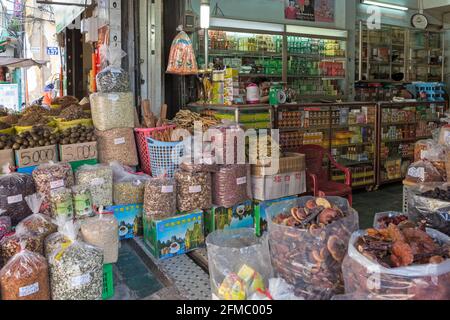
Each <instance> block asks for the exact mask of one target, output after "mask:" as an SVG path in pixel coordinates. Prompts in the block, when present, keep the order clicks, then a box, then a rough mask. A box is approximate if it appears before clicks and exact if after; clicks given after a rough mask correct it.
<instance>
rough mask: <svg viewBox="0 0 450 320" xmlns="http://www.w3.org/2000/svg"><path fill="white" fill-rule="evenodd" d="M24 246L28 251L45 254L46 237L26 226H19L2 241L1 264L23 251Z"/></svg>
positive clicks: (0, 242) (0, 248)
mask: <svg viewBox="0 0 450 320" xmlns="http://www.w3.org/2000/svg"><path fill="white" fill-rule="evenodd" d="M22 246H25V248H26V249H27V250H28V251H31V252H34V253H37V254H40V255H43V254H44V239H43V237H42V235H41V234H38V233H35V232H31V231H29V230H27V229H26V228H25V227H24V226H17V228H16V231H15V232H12V233H9V234H7V235H5V236H4V237H3V239H2V240H1V241H0V257H1V259H0V265H2V266H3V265H6V264H7V263H8V261H9V260H10V259H11V258H12V257H14V256H15V255H16V254H18V253H19V252H20V251H21V248H22Z"/></svg>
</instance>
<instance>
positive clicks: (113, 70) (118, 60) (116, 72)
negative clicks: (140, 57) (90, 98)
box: [96, 45, 130, 93]
mask: <svg viewBox="0 0 450 320" xmlns="http://www.w3.org/2000/svg"><path fill="white" fill-rule="evenodd" d="M100 55H101V57H102V61H107V62H108V66H107V67H106V68H104V69H102V70H101V71H100V72H99V73H98V74H97V76H96V82H97V89H98V91H99V92H103V93H110V92H128V91H130V80H129V75H128V72H126V71H125V70H123V69H122V68H121V65H122V59H123V58H124V57H125V56H126V53H125V52H124V51H122V50H121V49H120V48H116V47H111V46H108V45H102V46H101V47H100Z"/></svg>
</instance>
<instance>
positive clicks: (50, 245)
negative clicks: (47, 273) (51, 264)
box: [44, 216, 74, 258]
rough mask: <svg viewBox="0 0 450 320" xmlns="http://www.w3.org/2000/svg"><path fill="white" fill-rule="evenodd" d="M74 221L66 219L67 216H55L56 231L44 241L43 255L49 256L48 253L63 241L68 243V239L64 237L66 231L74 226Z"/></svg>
mask: <svg viewBox="0 0 450 320" xmlns="http://www.w3.org/2000/svg"><path fill="white" fill-rule="evenodd" d="M73 224H74V221H73V220H67V218H65V217H63V216H59V217H57V218H56V225H57V226H58V232H55V233H52V234H51V235H49V236H48V237H47V238H45V241H44V255H45V257H47V258H48V257H49V256H50V254H51V253H52V252H53V251H55V250H56V249H58V248H59V247H60V246H61V245H64V244H65V243H69V242H70V240H69V239H68V238H67V237H66V234H67V231H66V230H71V229H72V228H74V225H73Z"/></svg>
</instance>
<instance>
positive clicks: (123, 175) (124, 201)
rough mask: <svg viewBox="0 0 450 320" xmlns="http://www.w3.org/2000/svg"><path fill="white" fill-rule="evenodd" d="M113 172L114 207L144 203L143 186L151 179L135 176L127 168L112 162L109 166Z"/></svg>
mask: <svg viewBox="0 0 450 320" xmlns="http://www.w3.org/2000/svg"><path fill="white" fill-rule="evenodd" d="M110 166H111V168H112V170H113V181H114V185H113V189H114V191H113V193H114V197H113V198H114V204H115V205H129V204H142V203H144V193H145V184H146V183H147V181H149V180H150V179H151V177H150V176H148V175H146V174H137V173H134V172H132V171H131V168H127V167H124V166H122V165H121V164H119V163H118V162H113V163H111V164H110Z"/></svg>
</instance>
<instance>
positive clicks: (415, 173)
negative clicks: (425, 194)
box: [405, 160, 445, 183]
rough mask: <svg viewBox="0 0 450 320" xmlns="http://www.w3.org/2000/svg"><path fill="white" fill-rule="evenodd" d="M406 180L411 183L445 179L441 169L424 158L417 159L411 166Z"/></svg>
mask: <svg viewBox="0 0 450 320" xmlns="http://www.w3.org/2000/svg"><path fill="white" fill-rule="evenodd" d="M405 180H406V181H407V182H410V183H427V182H443V181H445V180H444V177H443V176H442V174H441V173H440V172H439V170H437V169H436V168H435V167H434V166H433V164H432V163H431V162H429V161H424V160H421V161H417V162H415V163H413V164H412V165H410V166H409V168H408V172H407V174H406V179H405Z"/></svg>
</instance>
